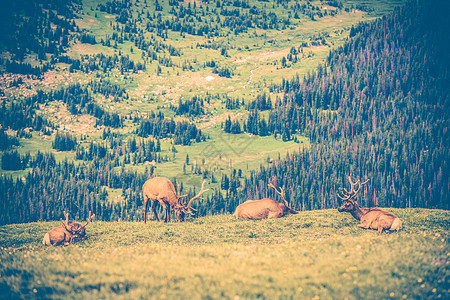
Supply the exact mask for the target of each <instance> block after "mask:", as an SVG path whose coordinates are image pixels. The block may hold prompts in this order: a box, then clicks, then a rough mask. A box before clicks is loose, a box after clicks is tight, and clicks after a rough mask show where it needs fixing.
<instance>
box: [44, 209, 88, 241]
mask: <svg viewBox="0 0 450 300" xmlns="http://www.w3.org/2000/svg"><path fill="white" fill-rule="evenodd" d="M64 216H65V217H66V221H63V219H61V223H62V225H59V226H58V227H55V228H53V229H52V230H50V231H49V232H47V233H46V234H45V236H44V239H43V240H42V243H43V244H44V245H46V246H59V245H65V246H66V245H68V244H71V243H72V242H75V241H77V240H83V239H85V238H86V230H85V228H86V226H87V225H88V224H89V223H90V222H91V221H92V219H94V217H95V214H94V215H91V212H89V217H88V218H87V221H86V223H85V224H84V225H81V224H80V223H78V222H69V214H68V213H66V212H64Z"/></svg>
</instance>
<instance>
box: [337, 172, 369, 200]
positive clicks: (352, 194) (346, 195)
mask: <svg viewBox="0 0 450 300" xmlns="http://www.w3.org/2000/svg"><path fill="white" fill-rule="evenodd" d="M369 180H370V179H367V180H366V181H364V182H363V183H361V181H360V180H359V179H358V181H356V182H355V183H353V181H352V177H351V176H348V181H349V182H350V185H351V188H350V191H347V190H346V189H345V188H344V192H345V193H343V194H342V195H343V197H341V196H339V194H336V195H337V196H338V197H339V198H341V199H342V200H344V201H348V200H350V199H352V198H355V197H356V196H357V195H358V193H359V191H360V190H361V187H362V186H363V185H365V184H366V183H367V182H369ZM356 185H358V189H357V190H356V191H355V186H356Z"/></svg>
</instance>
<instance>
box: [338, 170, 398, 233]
mask: <svg viewBox="0 0 450 300" xmlns="http://www.w3.org/2000/svg"><path fill="white" fill-rule="evenodd" d="M348 180H349V181H350V185H351V189H350V191H349V192H348V191H347V190H345V189H344V191H345V193H344V195H343V197H341V196H339V195H338V197H339V198H341V199H342V200H344V201H345V202H344V204H343V205H342V206H341V207H339V208H338V211H339V212H349V213H351V214H352V216H353V217H354V218H355V219H356V220H359V221H360V223H359V224H358V226H359V227H361V228H364V229H373V230H378V233H382V232H383V230H389V231H398V230H400V229H402V221H401V220H400V219H399V218H398V217H397V216H396V215H394V214H392V213H390V212H387V211H384V210H382V209H380V208H377V207H373V208H363V207H360V206H359V205H358V203H357V202H356V196H357V195H358V193H359V191H360V190H361V187H362V186H363V185H364V184H366V183H367V182H368V181H369V180H366V181H365V182H363V183H361V182H360V181H359V180H358V181H356V182H355V183H353V182H352V178H351V177H350V176H349V177H348ZM356 185H358V189H357V190H356V191H355V186H356Z"/></svg>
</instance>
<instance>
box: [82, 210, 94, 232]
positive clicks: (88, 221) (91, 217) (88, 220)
mask: <svg viewBox="0 0 450 300" xmlns="http://www.w3.org/2000/svg"><path fill="white" fill-rule="evenodd" d="M94 218H95V214H93V215H92V216H91V211H89V218H87V220H86V224H84V225H83V226H81V228H84V227H86V226H87V224H89V223H90V222H91V221H92V219H94Z"/></svg>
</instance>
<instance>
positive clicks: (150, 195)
mask: <svg viewBox="0 0 450 300" xmlns="http://www.w3.org/2000/svg"><path fill="white" fill-rule="evenodd" d="M204 185H205V181H203V183H202V187H201V190H200V192H199V193H198V195H197V196H195V197H193V198H192V199H191V200H190V201H189V203H187V204H186V203H183V202H181V201H180V199H181V198H183V197H186V196H187V195H183V196H180V190H179V189H178V193H177V192H176V191H175V187H174V186H173V183H172V182H170V180H169V179H167V178H164V177H154V178H152V179H149V180H147V181H146V182H145V183H144V186H143V187H142V193H143V194H144V207H145V208H144V211H145V212H144V222H145V223H147V208H148V204H149V200H151V201H153V203H152V210H153V213H154V214H155V218H156V220H157V221H158V222H159V217H158V213H157V212H156V206H157V204H158V203H160V204H161V205H162V207H163V208H164V222H169V221H170V207H173V209H174V211H175V215H176V217H177V219H178V221H179V222H183V221H184V218H185V216H186V214H191V215H192V214H193V212H192V211H193V210H195V209H193V208H192V207H191V204H192V201H194V200H195V199H203V198H201V197H200V196H201V195H202V194H203V193H204V192H207V191H209V189H208V190H204V189H203V187H204Z"/></svg>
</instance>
